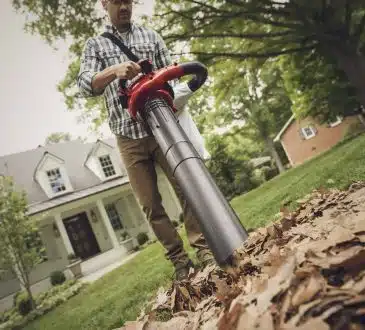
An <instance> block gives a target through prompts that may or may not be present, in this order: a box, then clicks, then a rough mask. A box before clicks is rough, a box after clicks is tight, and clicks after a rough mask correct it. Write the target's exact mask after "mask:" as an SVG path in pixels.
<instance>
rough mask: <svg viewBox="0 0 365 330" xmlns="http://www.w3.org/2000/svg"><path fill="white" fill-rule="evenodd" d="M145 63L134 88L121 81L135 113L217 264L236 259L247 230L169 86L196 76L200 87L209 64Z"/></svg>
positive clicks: (195, 86)
mask: <svg viewBox="0 0 365 330" xmlns="http://www.w3.org/2000/svg"><path fill="white" fill-rule="evenodd" d="M139 64H140V65H141V67H142V72H143V73H144V74H143V75H142V76H140V77H138V78H137V79H136V80H135V81H132V82H131V85H130V86H129V87H128V88H124V87H123V84H122V83H121V84H120V95H121V97H123V98H124V102H127V104H128V111H129V113H130V115H131V117H132V118H134V119H136V118H137V113H139V114H140V115H141V117H142V118H143V119H144V120H145V121H146V122H147V124H148V127H149V129H150V130H151V132H152V134H153V135H154V137H155V139H156V141H157V143H158V145H159V146H160V148H161V149H162V151H163V153H164V155H165V157H166V159H167V162H168V164H169V166H170V168H171V169H172V171H173V174H174V177H175V178H176V180H177V182H178V184H179V185H180V187H181V189H182V191H183V194H184V196H185V198H186V200H187V202H188V204H189V205H190V207H191V208H192V211H193V212H194V215H195V216H196V218H197V220H198V222H199V225H200V228H201V230H202V233H203V235H204V237H205V239H206V241H207V244H208V246H209V248H210V249H211V251H212V252H213V255H214V257H215V259H216V261H217V263H218V264H219V265H227V264H231V262H232V255H233V252H234V251H235V250H236V249H237V248H238V247H239V246H240V245H242V243H243V242H244V241H245V240H246V238H247V236H248V235H247V232H246V230H245V229H244V227H243V226H242V224H241V222H240V221H239V219H238V217H237V215H236V214H235V212H234V210H233V209H232V207H231V206H230V205H229V203H228V202H227V200H226V199H225V197H224V196H223V194H222V192H221V191H220V190H219V188H218V187H217V185H216V183H215V182H214V180H213V178H212V177H211V175H210V173H209V171H208V170H207V168H206V167H205V165H204V162H203V160H202V159H201V157H200V155H199V154H198V152H197V151H196V150H195V148H194V147H193V145H192V144H191V142H190V141H189V138H188V137H187V136H186V134H185V132H184V130H183V129H182V128H181V126H180V124H179V122H178V119H177V117H176V116H175V112H176V110H175V108H174V103H173V91H172V89H171V87H170V86H169V85H168V81H171V80H175V79H179V78H181V77H183V76H185V75H194V77H193V78H192V79H191V80H190V81H189V82H188V85H189V87H190V89H192V90H193V91H195V90H197V89H199V88H200V87H201V86H202V85H203V84H204V83H205V81H206V79H207V75H208V72H207V69H206V67H205V66H204V65H203V64H201V63H199V62H189V63H183V64H179V65H178V64H174V65H172V66H169V67H166V68H163V69H161V70H158V71H155V72H153V71H152V64H151V62H150V61H148V60H143V61H140V62H139ZM125 98H127V99H125Z"/></svg>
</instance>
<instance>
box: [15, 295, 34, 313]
mask: <svg viewBox="0 0 365 330" xmlns="http://www.w3.org/2000/svg"><path fill="white" fill-rule="evenodd" d="M15 305H16V309H17V310H18V312H19V314H20V315H23V316H25V315H27V314H29V313H30V312H31V310H32V302H31V300H30V298H29V295H28V293H26V292H21V293H19V294H18V295H17V297H16V301H15Z"/></svg>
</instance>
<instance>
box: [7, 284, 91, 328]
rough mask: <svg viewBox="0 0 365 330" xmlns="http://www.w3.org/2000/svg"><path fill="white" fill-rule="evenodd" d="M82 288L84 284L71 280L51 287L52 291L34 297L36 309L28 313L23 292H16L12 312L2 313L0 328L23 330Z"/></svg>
mask: <svg viewBox="0 0 365 330" xmlns="http://www.w3.org/2000/svg"><path fill="white" fill-rule="evenodd" d="M84 287H85V284H84V283H82V282H76V281H75V280H71V281H68V282H66V283H64V284H62V285H58V286H56V287H53V288H52V289H50V290H48V291H46V292H43V293H41V294H40V295H39V296H37V297H36V301H37V306H38V307H37V309H36V310H33V311H29V310H28V309H27V308H28V307H29V305H28V302H27V299H26V297H27V294H26V293H24V292H18V293H17V294H16V299H14V306H15V307H14V308H13V309H12V310H9V311H7V312H6V313H4V315H3V316H2V317H1V318H0V328H1V329H23V328H24V327H25V326H26V325H27V324H29V323H30V322H31V321H34V320H35V319H37V318H39V317H40V316H42V315H44V314H46V313H48V312H49V311H51V310H52V309H54V308H55V307H57V306H59V305H60V304H62V303H64V302H66V301H67V300H68V299H70V298H71V297H73V296H75V295H76V294H78V293H79V292H80V291H81V290H82V289H83V288H84ZM23 297H24V298H23ZM28 298H29V297H28ZM18 301H19V302H20V304H23V305H22V306H23V307H21V309H22V311H24V313H25V312H27V313H26V314H21V313H19V311H18V305H19V303H18ZM22 301H23V303H22ZM17 303H18V305H17ZM23 308H24V310H23ZM2 323H4V324H2Z"/></svg>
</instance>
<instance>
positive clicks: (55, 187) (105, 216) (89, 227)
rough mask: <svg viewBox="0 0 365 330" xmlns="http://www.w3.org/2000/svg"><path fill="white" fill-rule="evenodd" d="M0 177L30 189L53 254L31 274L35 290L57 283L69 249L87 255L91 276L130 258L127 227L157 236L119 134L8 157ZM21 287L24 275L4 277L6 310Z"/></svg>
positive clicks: (168, 195) (170, 196)
mask: <svg viewBox="0 0 365 330" xmlns="http://www.w3.org/2000/svg"><path fill="white" fill-rule="evenodd" d="M157 172H158V176H159V181H158V183H159V186H160V192H161V195H162V198H163V201H164V206H165V209H166V211H167V213H168V214H169V216H170V217H171V219H173V220H178V219H179V214H180V212H181V209H180V205H179V203H178V199H177V197H176V195H175V194H174V192H173V189H172V187H171V186H170V184H169V183H168V181H167V178H166V177H165V176H164V175H163V174H162V171H161V170H160V169H157ZM0 175H5V176H11V177H12V178H13V180H14V182H15V184H16V186H17V187H18V188H20V189H22V190H24V191H25V192H26V193H27V196H28V202H29V215H30V216H31V217H32V218H34V219H37V220H39V224H40V236H41V239H42V242H43V244H44V247H45V251H46V254H47V260H46V261H44V262H43V263H41V264H40V265H38V266H37V267H36V268H35V269H34V271H33V272H32V273H31V276H30V278H31V282H32V284H33V289H34V291H35V292H39V291H43V290H45V289H46V288H48V287H49V286H50V283H49V275H50V273H51V272H52V271H54V270H61V271H64V270H65V269H67V265H68V263H69V261H68V258H67V257H68V255H69V254H75V255H77V256H79V257H80V258H81V260H82V264H81V267H82V271H83V274H84V275H86V274H89V273H92V272H94V271H96V270H98V269H99V268H102V267H105V266H107V265H108V264H110V263H113V262H115V261H117V260H121V259H122V258H124V257H125V256H127V254H128V253H129V252H128V251H127V249H126V247H125V246H124V244H121V241H122V238H121V235H122V233H123V232H128V234H129V235H130V236H131V237H133V238H134V244H135V245H136V244H137V242H136V240H135V237H136V236H137V234H138V233H140V232H145V233H147V234H148V235H149V236H150V237H152V236H153V233H152V231H151V229H150V227H149V224H148V223H147V221H146V219H145V216H144V214H143V212H142V210H141V208H140V206H139V204H138V203H137V201H136V199H135V198H134V196H133V193H132V190H131V187H130V184H129V180H128V176H127V174H126V171H125V168H124V166H123V163H122V161H121V158H120V155H119V153H118V148H117V145H116V141H115V140H114V139H109V140H104V141H101V140H99V141H97V142H95V143H83V142H81V141H80V140H76V141H72V142H65V143H59V144H54V145H47V146H39V147H38V148H37V149H34V150H30V151H26V152H22V153H18V154H13V155H8V156H3V157H0ZM66 273H67V272H66ZM18 290H20V283H19V280H18V279H17V277H15V276H13V275H12V274H10V273H9V274H6V276H5V277H3V278H2V280H1V281H0V311H1V310H4V309H5V308H8V307H9V304H11V295H12V294H14V293H15V292H17V291H18ZM4 298H5V299H4Z"/></svg>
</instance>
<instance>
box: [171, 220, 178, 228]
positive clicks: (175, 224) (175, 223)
mask: <svg viewBox="0 0 365 330" xmlns="http://www.w3.org/2000/svg"><path fill="white" fill-rule="evenodd" d="M171 222H172V224H173V225H174V227H175V228H177V227H179V222H178V221H176V220H172V221H171Z"/></svg>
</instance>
